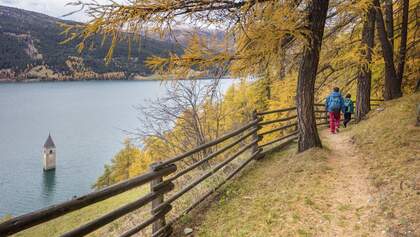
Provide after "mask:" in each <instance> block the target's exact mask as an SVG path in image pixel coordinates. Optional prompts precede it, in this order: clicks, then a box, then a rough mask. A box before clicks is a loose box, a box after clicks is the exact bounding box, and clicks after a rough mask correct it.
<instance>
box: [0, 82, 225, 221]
mask: <svg viewBox="0 0 420 237" xmlns="http://www.w3.org/2000/svg"><path fill="white" fill-rule="evenodd" d="M230 84H232V81H231V80H221V88H222V90H226V88H227V87H228V86H229V85H230ZM164 93H165V88H164V85H162V84H161V83H160V82H158V81H141V82H139V81H103V82H101V81H90V82H51V83H50V82H45V83H22V84H13V83H10V84H8V83H5V84H0V217H1V216H3V215H5V214H12V215H19V214H23V213H26V212H29V211H33V210H36V209H39V208H42V207H45V206H48V205H51V204H55V203H58V202H61V201H65V200H68V199H71V198H72V197H73V196H74V195H77V196H80V195H82V194H85V193H87V192H89V191H90V190H91V185H92V184H93V183H94V182H95V180H96V178H97V177H99V176H100V175H101V174H102V171H103V167H104V164H106V163H108V162H110V160H111V159H112V157H113V155H114V154H116V153H117V152H118V151H119V150H120V149H121V148H122V147H123V140H124V138H125V137H126V136H127V134H126V133H125V132H123V130H134V129H135V128H138V127H140V126H141V124H139V121H138V120H137V116H138V112H137V111H136V110H135V109H134V108H133V106H135V105H139V104H142V105H147V103H148V102H147V101H145V100H148V99H154V98H157V97H158V96H162V95H163V94H164ZM49 132H50V133H51V136H52V138H53V140H54V142H55V144H56V146H57V168H56V170H55V171H51V172H43V170H42V146H43V144H44V142H45V140H46V138H47V136H48V133H49Z"/></svg>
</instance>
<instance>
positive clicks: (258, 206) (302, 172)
mask: <svg viewBox="0 0 420 237" xmlns="http://www.w3.org/2000/svg"><path fill="white" fill-rule="evenodd" d="M295 150H296V147H295V146H291V147H290V148H288V149H287V150H285V151H282V152H279V153H274V154H271V155H268V156H267V157H265V158H264V159H263V160H261V161H259V162H256V163H255V164H254V165H253V166H252V167H250V168H249V169H248V171H247V172H246V173H245V174H244V175H243V176H242V177H240V178H238V179H236V180H235V181H234V182H232V183H231V184H230V185H229V186H228V187H227V188H225V189H224V191H223V193H222V194H221V196H220V198H219V201H218V202H217V203H216V204H213V205H212V207H211V208H210V209H209V211H208V212H207V213H206V216H205V217H204V220H203V223H202V224H201V225H200V226H199V227H197V228H196V229H198V233H197V236H209V237H210V236H211V237H213V236H214V237H216V236H317V235H318V234H319V233H320V232H321V231H322V228H319V227H320V226H322V225H323V223H325V222H328V221H329V218H330V216H329V215H328V213H329V208H330V207H329V206H328V203H327V202H325V195H327V194H328V192H329V184H328V182H322V179H323V177H324V175H325V174H326V173H328V172H330V171H329V169H328V166H327V161H326V157H327V156H326V151H324V150H321V149H315V150H312V151H310V152H306V153H304V154H300V155H295ZM261 174H264V175H261Z"/></svg>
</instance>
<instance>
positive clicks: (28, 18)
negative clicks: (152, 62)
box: [0, 6, 182, 80]
mask: <svg viewBox="0 0 420 237" xmlns="http://www.w3.org/2000/svg"><path fill="white" fill-rule="evenodd" d="M59 23H66V24H71V25H73V24H77V23H76V22H69V21H63V20H61V19H58V18H54V17H50V16H47V15H44V14H40V13H36V12H31V11H26V10H21V9H17V8H11V7H4V6H0V42H1V43H0V79H31V78H44V79H50V80H55V79H57V80H67V79H120V78H127V77H130V76H134V75H142V76H145V75H150V74H151V70H150V69H148V68H147V67H146V66H145V64H144V60H145V59H146V58H147V57H150V56H152V55H160V56H165V55H168V53H169V52H171V51H173V52H178V53H179V52H181V51H182V50H181V48H180V46H179V45H178V46H177V45H176V44H175V43H170V42H169V41H161V40H156V39H152V38H145V37H142V39H141V41H140V42H139V43H138V44H136V42H132V44H133V45H132V48H131V52H130V53H131V55H130V58H129V47H128V43H127V42H125V41H124V42H121V43H120V44H119V45H118V46H117V48H116V49H115V51H114V56H115V57H114V58H113V59H112V60H111V61H110V62H109V64H108V65H107V64H106V63H105V61H104V58H105V56H106V55H107V48H106V46H109V45H110V42H109V41H105V43H104V45H103V46H105V48H104V47H101V38H100V37H97V38H96V39H95V44H94V45H92V47H90V48H89V50H86V51H84V52H82V53H81V54H79V53H78V52H77V49H76V43H69V44H61V43H60V42H62V41H64V40H65V38H66V37H65V36H64V35H62V34H61V32H62V31H63V28H61V27H60V25H59Z"/></svg>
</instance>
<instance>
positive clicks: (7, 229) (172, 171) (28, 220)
mask: <svg viewBox="0 0 420 237" xmlns="http://www.w3.org/2000/svg"><path fill="white" fill-rule="evenodd" d="M321 106H322V108H321ZM323 106H324V105H323V104H315V112H316V118H317V124H318V125H322V124H325V123H327V121H328V117H327V114H326V111H325V108H324V107H323ZM266 117H275V119H271V120H268V119H266ZM262 128H263V130H260V129H262ZM265 128H268V129H269V130H267V129H265ZM275 133H281V134H282V136H276V135H274V137H275V139H272V140H270V141H266V139H264V140H263V138H264V137H265V136H267V135H269V134H275ZM297 136H298V132H297V115H296V107H292V108H285V109H278V110H271V111H264V112H254V113H253V117H252V121H250V122H249V123H247V124H245V125H243V126H241V127H240V128H237V129H236V130H234V131H231V132H229V133H227V134H225V135H223V136H221V137H219V138H217V139H215V140H213V141H210V142H208V143H206V144H203V145H201V146H198V147H196V148H194V149H192V150H190V151H188V152H185V153H183V154H180V155H178V156H176V157H173V158H171V159H168V160H165V161H162V162H159V163H154V164H152V165H151V166H150V170H149V171H148V172H146V173H145V174H142V175H139V176H137V177H134V178H131V179H129V180H126V181H123V182H120V183H117V184H115V185H112V186H109V187H107V188H104V189H102V190H98V191H94V192H92V193H89V194H87V195H84V196H81V197H78V198H75V199H72V200H70V201H67V202H63V203H61V204H58V205H52V206H49V207H46V208H44V209H41V210H38V211H34V212H31V213H28V214H24V215H21V216H18V217H15V218H12V219H10V220H7V221H5V222H3V223H1V224H0V236H5V235H11V234H15V233H18V232H20V231H23V230H25V229H28V228H30V227H33V226H36V225H39V224H42V223H45V222H47V221H50V220H52V219H55V218H58V217H61V216H63V215H65V214H67V213H70V212H73V211H76V210H79V209H81V208H83V207H86V206H89V205H92V204H95V203H97V202H100V201H103V200H105V199H108V198H111V197H114V196H116V195H118V194H121V193H123V192H126V191H128V190H131V189H133V188H136V187H139V186H142V185H145V184H149V185H150V192H149V193H147V194H146V195H144V196H142V197H139V198H138V199H137V200H135V201H133V202H131V203H128V204H125V205H123V206H121V207H119V208H117V209H115V210H113V211H111V212H109V213H107V214H105V215H103V216H100V217H99V218H96V219H94V220H91V221H90V222H88V223H86V224H84V225H82V226H80V227H78V228H76V229H73V230H71V231H69V232H67V233H64V234H62V235H61V236H66V237H69V236H84V235H86V234H89V233H92V232H93V231H95V230H97V229H99V228H101V227H103V226H105V225H107V224H108V223H111V222H113V221H114V220H117V219H118V218H120V217H122V216H124V215H126V214H128V213H130V212H133V211H134V210H137V209H139V208H141V207H145V206H146V205H150V204H151V211H150V212H151V217H149V218H147V219H146V220H144V221H143V222H141V223H139V224H138V225H137V226H135V227H133V228H132V229H130V230H128V231H126V232H125V233H123V234H122V235H121V236H124V237H127V236H132V235H134V234H136V233H138V232H139V231H141V230H143V229H145V228H146V227H148V226H150V225H151V226H152V232H151V233H152V234H151V235H152V236H153V237H162V236H169V235H170V234H171V233H172V225H173V224H174V223H175V222H176V221H178V220H179V218H181V217H182V216H184V215H185V214H187V213H189V212H190V211H191V210H193V209H194V208H195V207H196V206H197V205H199V204H200V203H201V202H203V201H204V200H206V199H207V198H208V197H209V196H210V195H211V194H213V193H214V192H216V191H217V190H218V189H219V188H220V187H221V186H222V185H223V184H225V183H226V182H227V181H228V180H230V179H231V178H233V177H234V176H235V174H237V173H238V172H239V171H241V170H242V169H243V168H244V167H246V166H247V165H248V164H249V163H250V162H251V161H253V160H258V159H261V158H263V157H264V154H266V153H268V152H270V151H272V150H274V149H280V148H281V147H284V146H286V145H287V144H289V143H291V142H293V141H294V140H295V139H296V138H297ZM262 140H263V141H264V143H262V144H260V143H261V141H262ZM235 145H240V148H239V149H237V150H235V151H234V152H233V153H232V154H229V155H228V156H227V157H226V158H225V159H223V160H222V161H220V162H219V163H217V164H216V165H215V166H212V167H210V168H208V169H207V170H204V173H202V174H201V175H200V176H199V177H197V178H196V179H193V180H191V181H190V182H188V183H186V184H183V185H182V186H181V187H177V189H176V192H174V193H173V194H172V195H170V196H169V195H168V193H169V192H170V191H172V190H174V188H175V184H174V181H175V180H177V179H178V178H180V177H182V176H184V175H186V174H187V173H189V172H191V171H192V170H195V169H197V168H198V167H200V166H201V165H203V164H204V163H206V162H209V161H210V160H212V159H214V158H215V157H217V156H219V155H221V154H222V153H225V152H227V151H232V147H234V146H235ZM212 147H213V148H214V147H216V149H213V150H214V151H212V152H211V153H209V154H207V155H206V156H205V157H204V158H202V159H200V160H198V161H196V162H194V163H192V164H190V165H188V166H185V167H183V168H182V169H181V170H177V166H178V165H177V163H178V162H180V161H182V160H184V159H187V158H188V157H190V156H192V155H194V154H196V153H198V152H202V151H204V150H206V149H209V148H212ZM246 151H248V153H249V155H248V156H247V157H246V158H245V159H244V160H243V161H241V162H240V163H239V165H238V166H236V168H235V169H233V170H232V171H231V172H230V173H228V174H227V176H226V177H225V178H224V179H223V180H222V181H221V182H219V183H218V184H217V185H216V186H215V187H213V188H211V189H210V190H208V191H207V192H205V193H204V194H202V195H201V196H200V197H199V198H198V199H196V200H194V201H193V202H192V203H190V204H189V206H188V207H186V208H185V209H183V210H182V211H180V212H179V213H177V214H176V216H175V217H174V218H172V219H171V220H167V217H168V215H167V214H168V213H169V212H171V210H172V203H173V202H174V201H176V200H177V199H179V198H180V197H181V196H183V195H184V194H186V193H187V192H189V191H190V190H191V189H193V188H194V187H196V186H197V185H198V184H200V183H202V182H203V181H204V180H206V179H207V178H209V177H211V176H213V175H214V174H215V173H216V172H218V171H219V170H221V169H222V168H224V167H226V166H227V165H228V164H229V163H231V162H232V161H234V160H235V159H237V158H238V157H239V156H241V155H243V154H244V153H245V152H246Z"/></svg>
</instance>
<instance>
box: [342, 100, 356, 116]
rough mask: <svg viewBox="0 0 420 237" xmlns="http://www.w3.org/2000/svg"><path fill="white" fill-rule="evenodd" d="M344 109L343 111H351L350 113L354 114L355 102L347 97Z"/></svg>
mask: <svg viewBox="0 0 420 237" xmlns="http://www.w3.org/2000/svg"><path fill="white" fill-rule="evenodd" d="M346 104H347V105H348V106H345V105H346ZM344 107H345V108H344V111H343V113H350V114H352V113H354V104H353V101H352V100H351V99H350V98H345V99H344Z"/></svg>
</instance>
